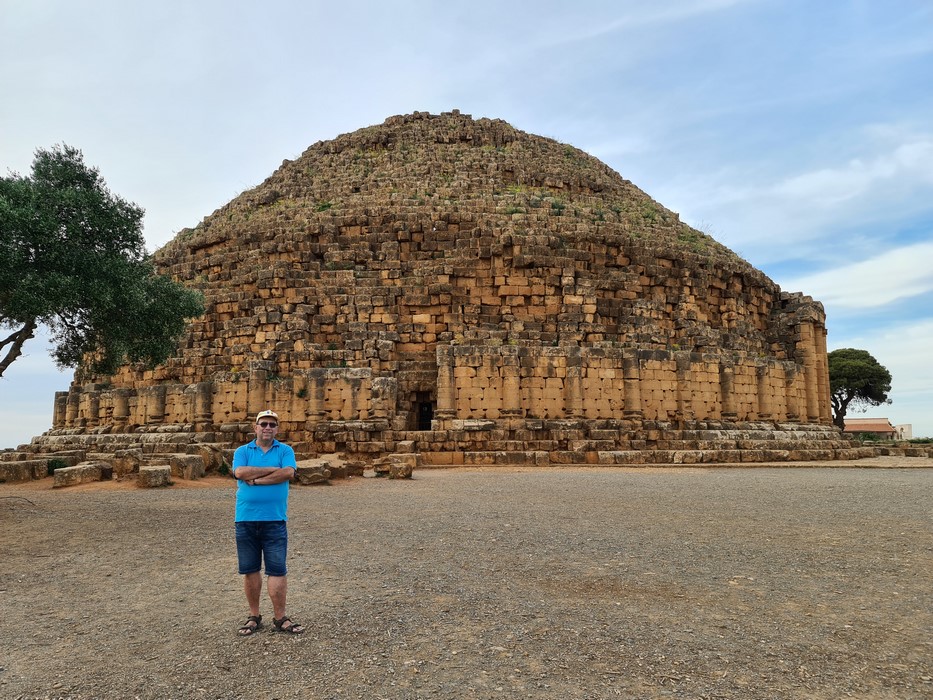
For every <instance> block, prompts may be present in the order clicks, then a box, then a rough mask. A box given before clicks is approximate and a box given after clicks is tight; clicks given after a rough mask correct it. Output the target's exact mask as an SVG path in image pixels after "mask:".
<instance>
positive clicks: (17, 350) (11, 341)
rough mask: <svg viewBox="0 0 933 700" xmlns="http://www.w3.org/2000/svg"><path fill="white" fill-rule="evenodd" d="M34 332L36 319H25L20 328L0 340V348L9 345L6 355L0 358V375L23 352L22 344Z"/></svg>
mask: <svg viewBox="0 0 933 700" xmlns="http://www.w3.org/2000/svg"><path fill="white" fill-rule="evenodd" d="M35 334H36V320H35V319H31V320H29V321H27V322H26V323H25V324H24V325H23V327H22V328H20V329H19V330H18V331H15V332H14V333H13V334H12V335H9V336H7V337H6V338H4V339H3V341H0V348H2V347H4V346H6V345H9V346H10V348H9V350H7V353H6V355H4V356H3V358H0V377H2V376H3V373H4V372H5V371H6V368H7V367H9V366H10V365H11V364H13V361H14V360H15V359H16V358H17V357H19V356H20V355H22V354H23V345H24V344H25V343H26V341H27V340H29V339H30V338H32V337H33V336H34V335H35Z"/></svg>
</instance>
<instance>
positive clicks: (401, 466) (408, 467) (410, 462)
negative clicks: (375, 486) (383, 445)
mask: <svg viewBox="0 0 933 700" xmlns="http://www.w3.org/2000/svg"><path fill="white" fill-rule="evenodd" d="M420 466H421V455H420V454H418V453H411V452H404V453H394V454H390V455H386V456H385V457H382V458H380V459H378V460H376V461H375V462H374V463H373V469H374V470H375V472H376V476H387V477H389V478H390V479H410V478H411V477H412V473H413V472H414V470H415V468H416V467H420Z"/></svg>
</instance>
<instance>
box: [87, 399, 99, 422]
mask: <svg viewBox="0 0 933 700" xmlns="http://www.w3.org/2000/svg"><path fill="white" fill-rule="evenodd" d="M86 424H87V426H88V427H90V428H93V427H96V426H98V425H100V392H99V391H98V390H97V389H95V390H94V391H92V392H91V393H90V394H88V397H87V421H86Z"/></svg>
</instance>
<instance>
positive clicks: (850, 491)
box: [0, 458, 933, 700]
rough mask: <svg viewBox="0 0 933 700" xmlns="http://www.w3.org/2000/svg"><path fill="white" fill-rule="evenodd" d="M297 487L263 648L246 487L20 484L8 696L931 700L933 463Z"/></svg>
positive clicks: (2, 531)
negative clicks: (241, 543) (244, 555)
mask: <svg viewBox="0 0 933 700" xmlns="http://www.w3.org/2000/svg"><path fill="white" fill-rule="evenodd" d="M929 462H930V460H925V462H924V461H922V460H919V461H918V460H910V459H897V458H885V459H882V460H881V461H880V462H877V461H876V462H874V463H872V464H870V463H868V462H865V461H863V462H860V463H859V464H858V467H865V466H875V467H888V468H885V469H878V468H874V469H865V468H853V467H850V466H841V465H835V466H833V467H831V468H827V466H826V465H825V464H823V465H820V466H819V467H816V468H797V469H793V468H791V469H788V468H781V469H778V468H768V467H757V468H733V469H718V468H714V469H692V468H679V469H664V468H654V469H622V468H613V469H579V468H566V469H544V470H534V469H508V468H499V469H490V470H467V469H458V470H449V471H447V470H425V471H420V472H416V474H415V478H414V479H413V480H411V481H388V480H384V479H374V478H356V479H351V480H348V481H343V482H335V483H334V484H332V485H329V486H313V487H298V486H296V487H293V489H292V498H291V506H290V532H291V549H290V552H291V557H290V573H289V586H290V591H289V613H290V614H291V615H292V617H293V618H294V619H296V620H298V621H299V622H302V623H304V624H305V625H307V626H308V627H309V631H308V633H307V634H306V635H304V636H303V637H300V638H298V637H288V636H285V635H282V634H278V633H275V632H273V631H272V628H271V617H272V615H271V606H269V604H268V601H267V600H265V599H264V601H263V613H264V615H265V616H266V622H267V623H268V624H266V625H265V626H264V628H263V629H262V631H261V632H260V633H258V634H257V635H255V636H254V637H252V638H248V639H239V638H237V636H236V628H237V627H238V625H239V624H240V623H241V622H242V621H243V619H244V618H245V615H246V606H245V602H244V599H243V595H242V590H241V582H240V579H239V577H238V576H237V575H236V561H235V553H234V545H233V540H232V534H233V528H232V511H233V498H234V490H233V483H232V481H231V480H229V479H223V478H219V477H218V478H209V479H205V480H203V481H199V482H192V483H184V484H181V483H179V484H177V485H175V486H173V487H170V488H167V489H158V490H140V489H137V488H135V486H134V485H133V484H132V483H129V482H124V483H116V482H114V483H106V484H104V483H102V484H95V485H91V486H79V487H73V488H69V489H63V490H62V489H59V490H54V489H52V488H51V480H50V479H46V480H43V481H41V482H34V483H31V484H25V485H9V484H3V485H0V526H2V527H0V553H2V557H0V567H2V569H0V573H2V577H0V596H2V600H3V614H2V616H0V620H2V623H0V630H2V634H3V639H2V642H0V697H2V698H19V699H25V698H70V699H74V700H85V699H89V698H160V699H164V698H266V699H272V698H281V699H285V698H315V699H316V698H320V699H327V700H338V699H341V700H346V699H350V698H366V699H377V698H391V699H402V698H406V699H407V698H412V699H414V698H441V699H445V698H558V699H562V700H563V699H575V698H580V699H582V698H592V699H599V698H620V697H621V698H743V699H747V698H752V699H753V698H816V699H822V698H845V697H856V698H891V699H894V698H897V699H904V698H931V697H933V634H931V630H933V469H916V468H907V467H913V466H915V465H916V464H920V463H925V464H929Z"/></svg>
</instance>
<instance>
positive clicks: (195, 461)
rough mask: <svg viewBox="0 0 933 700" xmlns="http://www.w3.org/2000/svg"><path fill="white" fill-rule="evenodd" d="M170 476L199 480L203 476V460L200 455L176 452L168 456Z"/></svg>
mask: <svg viewBox="0 0 933 700" xmlns="http://www.w3.org/2000/svg"><path fill="white" fill-rule="evenodd" d="M168 463H169V466H170V467H171V469H172V476H175V477H178V478H179V479H189V480H191V479H200V478H202V477H203V476H204V460H203V459H201V455H199V454H198V455H189V454H182V453H178V452H176V453H175V454H171V455H168Z"/></svg>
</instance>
